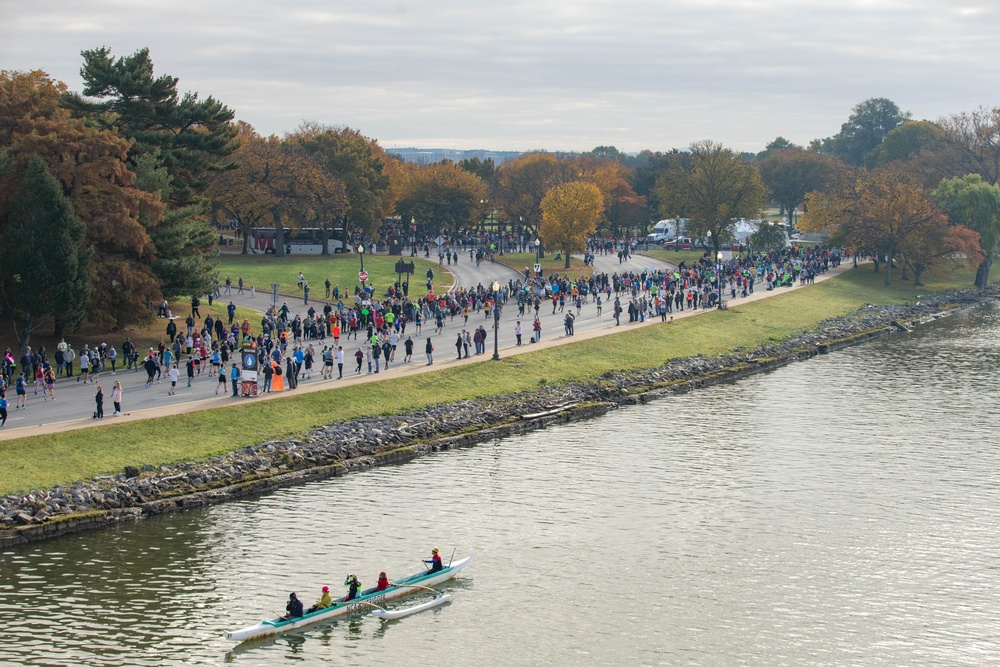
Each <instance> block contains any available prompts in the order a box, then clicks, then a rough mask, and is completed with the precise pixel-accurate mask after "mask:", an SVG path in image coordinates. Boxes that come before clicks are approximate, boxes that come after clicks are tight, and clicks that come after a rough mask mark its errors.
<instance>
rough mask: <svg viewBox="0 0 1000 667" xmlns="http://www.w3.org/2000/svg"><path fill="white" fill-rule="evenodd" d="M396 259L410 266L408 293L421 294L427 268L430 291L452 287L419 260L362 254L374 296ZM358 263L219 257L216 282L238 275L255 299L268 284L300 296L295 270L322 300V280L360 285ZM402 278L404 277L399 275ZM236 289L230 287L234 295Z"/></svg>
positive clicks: (350, 258)
mask: <svg viewBox="0 0 1000 667" xmlns="http://www.w3.org/2000/svg"><path fill="white" fill-rule="evenodd" d="M400 259H402V260H404V261H405V262H413V263H414V272H413V275H412V276H411V278H410V285H411V286H412V287H413V288H414V290H415V291H414V292H412V294H420V295H423V294H424V293H425V285H424V283H425V282H426V281H427V269H428V268H432V269H434V291H436V292H441V291H447V289H448V288H449V287H451V285H452V280H451V276H449V275H447V274H446V273H445V272H444V270H442V269H441V267H440V266H438V263H437V262H431V261H428V260H426V259H422V258H419V257H407V256H404V257H389V256H387V255H365V271H367V272H368V276H369V277H368V285H369V286H372V287H374V288H375V292H376V294H382V293H384V292H385V290H386V289H387V288H388V287H389V286H390V285H392V284H393V283H395V282H396V277H397V274H396V269H395V266H396V262H397V261H399V260H400ZM360 268H361V260H360V258H359V257H358V255H357V253H345V254H337V255H329V256H326V257H323V256H322V255H295V256H287V257H275V256H274V255H230V254H226V255H222V256H221V257H220V258H219V261H218V272H219V280H220V281H221V282H222V284H223V285H225V282H226V276H230V277H231V278H232V279H233V285H236V284H237V281H238V280H239V278H240V276H242V277H243V282H244V284H245V285H246V288H245V291H249V289H250V285H254V286H256V287H257V296H258V298H259V297H260V295H261V293H262V292H263V293H264V295H265V297H266V296H267V295H268V294H270V293H271V284H272V283H273V284H277V285H279V287H278V292H280V293H283V294H300V293H301V292H300V291H299V286H298V281H299V271H301V272H302V275H303V276H304V277H305V279H306V281H308V283H309V287H310V291H309V296H310V298H313V299H322V298H323V295H324V293H325V291H326V288H325V286H324V281H325V280H326V279H327V278H329V279H330V283H331V285H339V286H340V291H341V292H343V291H344V290H345V289H346V290H349V291H350V293H351V294H353V293H354V287H355V285H358V286H360V285H361V283H360V281H359V280H358V271H359V270H360ZM403 277H404V278H405V277H406V276H405V274H404V276H403ZM235 290H236V288H235V287H234V288H233V291H234V293H235Z"/></svg>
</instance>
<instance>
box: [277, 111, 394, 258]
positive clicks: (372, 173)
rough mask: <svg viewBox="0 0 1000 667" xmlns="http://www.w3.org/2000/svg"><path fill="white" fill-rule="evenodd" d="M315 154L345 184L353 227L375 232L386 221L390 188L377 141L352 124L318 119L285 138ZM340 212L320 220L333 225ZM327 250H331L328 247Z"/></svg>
mask: <svg viewBox="0 0 1000 667" xmlns="http://www.w3.org/2000/svg"><path fill="white" fill-rule="evenodd" d="M285 140H286V141H288V142H292V143H293V144H296V145H298V146H299V147H301V148H302V149H303V150H305V152H306V153H308V154H309V155H311V156H312V157H313V158H314V159H315V160H316V162H317V163H318V164H319V165H320V166H321V167H323V169H325V170H326V171H327V173H328V174H329V175H330V176H332V177H333V178H335V179H337V180H339V181H341V182H342V183H343V184H344V188H345V192H346V196H347V207H346V210H345V211H344V213H345V215H344V216H343V217H344V222H346V223H347V224H346V225H345V226H349V227H351V228H360V229H361V230H362V231H363V232H364V233H371V232H372V231H374V230H375V228H376V227H378V225H379V224H381V222H382V211H383V206H382V199H383V197H384V196H385V194H386V191H387V190H388V189H389V176H388V174H387V173H386V167H385V163H384V161H383V159H382V156H381V155H379V154H378V153H377V152H376V151H375V146H377V143H376V142H375V141H374V140H373V139H369V138H368V137H365V136H364V135H362V134H361V133H360V132H358V131H357V130H354V129H351V128H349V127H345V128H339V129H337V128H331V127H327V126H323V125H318V124H316V123H304V124H302V125H300V126H299V130H298V131H297V132H296V133H295V134H292V135H289V136H288V137H286V139H285ZM341 217H342V216H340V215H330V216H327V217H324V219H322V220H320V221H319V226H320V227H322V228H329V227H330V226H331V225H332V224H333V222H334V220H335V219H336V220H339V219H341ZM323 254H327V251H326V248H325V247H324V249H323Z"/></svg>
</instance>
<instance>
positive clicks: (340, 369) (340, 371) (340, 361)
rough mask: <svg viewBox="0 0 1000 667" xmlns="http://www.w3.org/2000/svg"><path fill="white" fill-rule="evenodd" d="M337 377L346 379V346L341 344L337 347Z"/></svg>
mask: <svg viewBox="0 0 1000 667" xmlns="http://www.w3.org/2000/svg"><path fill="white" fill-rule="evenodd" d="M337 379H338V380H343V379H344V348H343V346H340V347H338V348H337Z"/></svg>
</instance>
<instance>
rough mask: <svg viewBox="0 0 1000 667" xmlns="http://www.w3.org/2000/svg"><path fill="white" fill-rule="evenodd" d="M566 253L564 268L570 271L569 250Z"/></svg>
mask: <svg viewBox="0 0 1000 667" xmlns="http://www.w3.org/2000/svg"><path fill="white" fill-rule="evenodd" d="M565 252H566V266H564V267H563V268H564V269H568V268H569V250H566V251H565Z"/></svg>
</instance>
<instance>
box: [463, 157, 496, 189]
mask: <svg viewBox="0 0 1000 667" xmlns="http://www.w3.org/2000/svg"><path fill="white" fill-rule="evenodd" d="M458 166H459V167H461V168H462V169H464V170H465V171H467V172H469V173H470V174H474V175H476V176H478V177H479V178H480V180H481V181H482V182H483V183H486V184H487V186H489V185H491V184H492V183H493V179H494V177H495V176H496V171H497V166H496V164H495V163H494V162H493V158H491V157H488V158H486V159H485V160H480V159H479V158H478V157H471V158H467V159H465V160H461V161H459V163H458Z"/></svg>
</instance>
